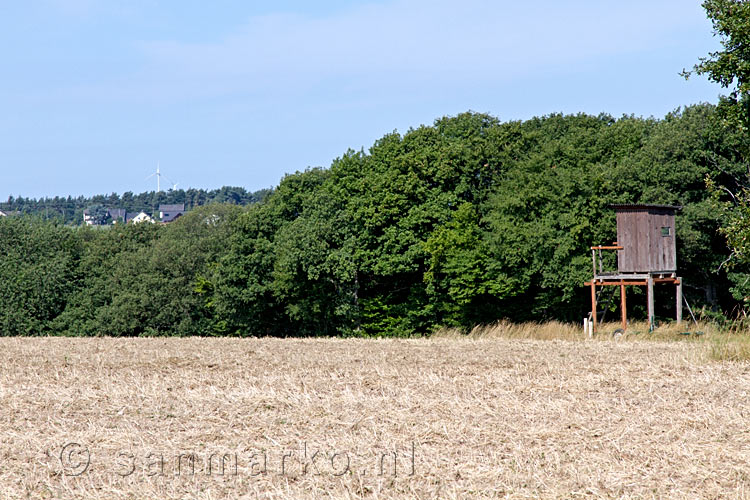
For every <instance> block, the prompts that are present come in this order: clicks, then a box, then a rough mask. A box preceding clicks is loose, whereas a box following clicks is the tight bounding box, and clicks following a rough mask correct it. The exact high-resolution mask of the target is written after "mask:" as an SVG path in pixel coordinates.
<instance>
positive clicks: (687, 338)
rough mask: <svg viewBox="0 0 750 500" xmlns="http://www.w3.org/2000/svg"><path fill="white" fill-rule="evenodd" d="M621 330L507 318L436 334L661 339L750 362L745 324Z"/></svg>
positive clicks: (688, 324)
mask: <svg viewBox="0 0 750 500" xmlns="http://www.w3.org/2000/svg"><path fill="white" fill-rule="evenodd" d="M620 329H621V324H620V323H619V322H611V323H603V324H600V325H598V327H597V331H596V333H595V334H594V336H593V337H589V336H588V335H586V334H585V333H584V331H583V327H582V325H576V324H572V323H561V322H558V321H549V322H544V323H534V322H529V323H512V322H510V321H507V320H503V321H499V322H497V323H492V324H489V325H479V326H476V327H474V328H473V329H472V330H471V331H470V332H468V333H464V332H462V331H461V330H459V329H457V328H443V329H441V330H439V331H437V332H436V333H435V334H434V335H433V336H434V337H435V338H438V339H451V338H456V339H458V338H469V339H493V338H503V339H526V340H567V341H586V340H595V341H617V342H632V341H658V342H693V343H697V344H698V345H699V346H701V348H702V350H703V353H704V354H705V356H706V357H707V358H708V359H711V360H715V361H749V360H750V331H748V330H747V329H746V328H745V327H740V326H738V325H736V324H735V325H730V327H729V328H727V327H724V328H719V327H718V326H717V325H716V324H715V323H711V322H706V321H699V322H698V323H697V324H696V323H694V322H691V321H683V322H682V323H681V324H677V323H674V322H670V323H663V324H660V325H659V326H657V327H656V328H655V329H654V330H653V331H649V324H648V323H647V322H645V321H642V322H633V323H630V324H629V325H628V328H627V330H626V331H625V333H624V334H622V335H617V334H616V333H617V332H618V331H619V330H620Z"/></svg>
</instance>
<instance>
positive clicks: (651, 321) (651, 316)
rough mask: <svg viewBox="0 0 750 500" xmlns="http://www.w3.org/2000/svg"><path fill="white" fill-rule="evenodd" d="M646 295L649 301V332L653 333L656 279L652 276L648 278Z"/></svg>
mask: <svg viewBox="0 0 750 500" xmlns="http://www.w3.org/2000/svg"><path fill="white" fill-rule="evenodd" d="M646 295H647V300H648V331H649V332H651V331H653V330H654V277H653V276H651V275H649V276H648V290H647V293H646Z"/></svg>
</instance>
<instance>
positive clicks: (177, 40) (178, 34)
mask: <svg viewBox="0 0 750 500" xmlns="http://www.w3.org/2000/svg"><path fill="white" fill-rule="evenodd" d="M717 48H718V40H717V39H716V38H714V37H713V36H712V33H711V24H710V22H709V21H708V20H707V19H706V17H705V13H704V11H703V9H702V8H701V7H700V2H698V1H695V2H692V1H689V0H663V1H662V0H650V1H642V0H632V1H628V2H622V1H609V0H598V1H588V0H579V1H562V2H561V1H548V0H528V1H525V2H518V1H517V0H514V1H505V0H502V1H500V0H498V1H480V0H463V1H461V2H456V1H455V0H452V1H445V0H429V1H427V0H382V1H369V2H368V1H363V2H360V1H345V0H331V1H322V0H320V1H316V2H302V1H292V0H282V1H274V2H252V1H249V0H248V1H240V0H226V1H222V0H217V1H215V2H205V1H197V0H182V1H176V0H175V1H159V0H132V1H129V2H114V1H104V0H100V1H96V0H28V1H23V2H10V1H6V2H3V3H2V5H1V6H0V60H1V61H2V63H1V64H2V73H1V74H2V77H1V78H0V110H1V111H0V171H1V172H2V182H1V183H0V198H3V199H4V198H5V197H7V196H8V195H13V196H18V195H23V196H32V197H42V196H55V195H63V196H67V195H73V196H75V195H80V194H83V195H92V194H98V193H101V194H104V193H111V192H117V193H122V192H124V191H133V192H142V191H148V190H153V189H155V183H154V181H153V179H151V180H148V181H147V180H145V178H146V176H148V175H149V174H150V173H151V172H152V171H153V170H154V169H155V168H156V164H157V162H160V164H161V169H162V172H163V173H164V175H165V176H166V177H167V178H169V179H170V180H171V181H173V182H178V183H179V187H180V188H187V187H203V188H215V187H219V186H222V185H235V186H244V187H246V188H247V189H250V190H255V189H260V188H263V187H269V186H274V185H276V184H278V182H279V180H280V179H281V177H282V176H283V175H284V174H285V173H288V172H294V171H297V170H304V169H305V168H307V167H310V166H328V165H330V163H331V161H332V160H333V159H334V158H336V157H338V156H340V155H341V154H342V153H344V152H345V151H346V150H347V149H349V148H352V149H360V148H362V147H364V148H365V149H367V148H368V147H369V146H370V145H372V143H373V142H374V141H375V140H376V139H378V138H379V137H382V136H383V135H384V134H385V133H388V132H391V131H393V130H398V131H399V132H405V131H407V130H408V129H409V128H413V127H417V126H419V125H421V124H430V123H432V122H433V121H434V120H435V119H436V118H438V117H441V116H444V115H455V114H458V113H460V112H463V111H466V110H473V111H478V112H487V113H490V114H492V115H494V116H497V117H499V118H500V119H501V120H511V119H526V118H530V117H532V116H538V115H545V114H549V113H553V112H563V113H577V112H586V113H592V114H598V113H600V112H607V113H610V114H612V115H614V116H618V117H619V116H621V115H623V114H635V115H639V116H656V117H662V116H664V114H666V113H667V112H669V111H671V110H673V109H675V108H677V107H678V106H681V105H686V104H692V103H697V102H702V101H708V102H716V100H717V96H718V95H719V93H721V89H720V88H719V87H718V86H716V85H714V84H710V83H709V82H707V81H706V80H705V79H703V78H693V79H691V80H689V81H685V80H684V79H683V78H681V77H680V76H679V72H680V71H681V70H682V69H683V68H689V67H691V66H692V65H693V64H694V63H695V62H696V61H697V59H698V57H701V56H705V55H706V54H707V53H708V52H709V51H712V50H716V49H717Z"/></svg>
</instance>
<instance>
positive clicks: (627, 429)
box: [0, 338, 750, 499]
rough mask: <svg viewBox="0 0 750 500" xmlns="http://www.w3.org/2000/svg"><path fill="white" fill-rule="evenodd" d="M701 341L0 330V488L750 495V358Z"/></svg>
mask: <svg viewBox="0 0 750 500" xmlns="http://www.w3.org/2000/svg"><path fill="white" fill-rule="evenodd" d="M706 351H707V349H706V348H705V345H704V344H702V343H699V342H692V341H686V342H669V343H666V342H642V341H633V342H611V341H604V342H601V341H571V340H546V341H539V340H526V339H506V338H433V339H410V340H359V339H357V340H355V339H310V340H289V339H286V340H281V339H279V340H277V339H202V338H191V339H174V338H170V339H107V338H95V339H93V338H89V339H66V338H3V339H0V353H2V358H3V362H2V363H3V364H2V368H1V369H0V370H1V371H0V498H102V499H105V498H106V499H112V498H120V499H143V498H174V499H177V498H180V499H182V498H185V499H187V498H190V499H219V498H259V497H260V498H300V497H309V498H329V497H330V498H359V497H371V498H404V497H409V498H435V497H439V498H466V497H510V498H530V497H532V498H535V497H541V498H579V497H580V498H599V497H606V498H695V497H707V498H719V497H730V498H734V497H738V498H744V497H750V492H749V491H748V483H749V481H750V476H749V475H748V474H749V473H750V364H747V363H731V362H716V361H711V360H710V359H709V357H708V356H707V354H706ZM394 453H395V459H394ZM225 454H226V459H224V460H223V463H224V470H223V471H221V467H220V463H221V462H222V460H221V459H220V457H221V456H223V455H225ZM220 472H223V473H220Z"/></svg>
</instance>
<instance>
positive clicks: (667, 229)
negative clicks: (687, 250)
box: [661, 226, 672, 236]
mask: <svg viewBox="0 0 750 500" xmlns="http://www.w3.org/2000/svg"><path fill="white" fill-rule="evenodd" d="M661 235H662V236H672V228H671V227H669V226H663V227H662V228H661Z"/></svg>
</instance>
